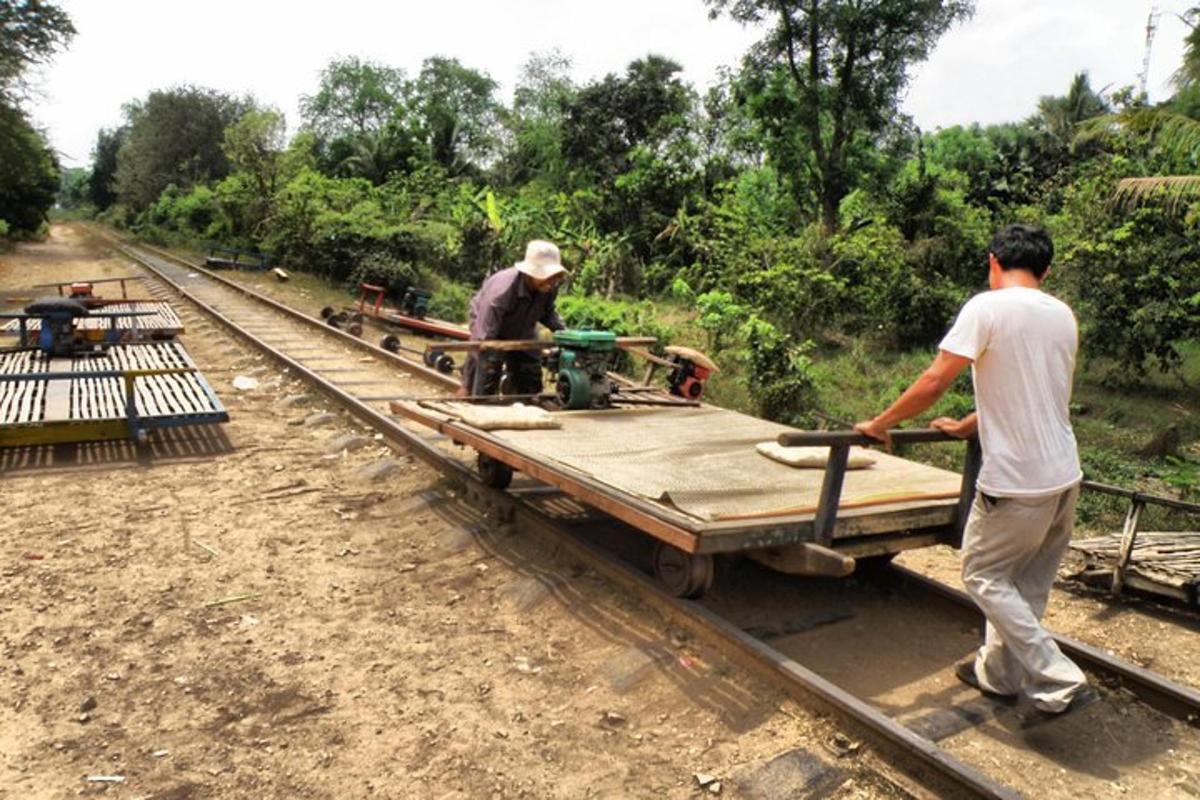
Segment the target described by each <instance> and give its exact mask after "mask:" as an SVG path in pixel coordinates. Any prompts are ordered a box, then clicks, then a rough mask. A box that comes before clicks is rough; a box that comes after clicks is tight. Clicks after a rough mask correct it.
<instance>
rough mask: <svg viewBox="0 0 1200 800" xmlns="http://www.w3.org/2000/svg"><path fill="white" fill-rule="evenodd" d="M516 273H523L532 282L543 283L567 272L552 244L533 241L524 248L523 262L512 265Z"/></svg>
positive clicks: (556, 247) (555, 247)
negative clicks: (531, 279)
mask: <svg viewBox="0 0 1200 800" xmlns="http://www.w3.org/2000/svg"><path fill="white" fill-rule="evenodd" d="M513 266H515V267H516V268H517V271H518V272H523V273H525V274H526V275H528V276H529V277H531V278H533V279H534V280H539V281H544V280H546V279H547V278H553V277H554V276H555V275H560V274H562V273H564V272H566V271H567V269H566V267H564V266H563V265H562V260H561V257H560V256H559V254H558V246H557V245H555V244H554V243H553V242H544V241H542V240H541V239H534V240H533V241H532V242H530V243H529V244H528V245H526V246H525V260H524V261H518V262H517V263H516V264H514V265H513Z"/></svg>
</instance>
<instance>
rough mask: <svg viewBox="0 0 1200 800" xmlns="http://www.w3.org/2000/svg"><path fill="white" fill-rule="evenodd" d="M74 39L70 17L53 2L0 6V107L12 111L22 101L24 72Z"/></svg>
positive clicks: (31, 2) (6, 3)
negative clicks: (5, 107) (2, 106)
mask: <svg viewBox="0 0 1200 800" xmlns="http://www.w3.org/2000/svg"><path fill="white" fill-rule="evenodd" d="M74 36H75V26H74V25H72V24H71V18H70V17H69V16H67V14H66V12H65V11H63V10H62V9H61V8H59V7H58V6H57V5H54V4H53V3H47V2H43V1H42V0H33V1H28V0H27V1H26V2H5V3H0V105H4V106H7V107H9V108H13V109H15V108H16V107H17V106H18V104H19V103H20V101H21V100H23V99H25V94H26V88H27V87H26V86H25V84H24V82H23V79H24V75H25V72H26V71H27V70H28V69H29V68H30V67H33V66H35V65H37V64H44V63H45V62H46V61H48V60H49V59H50V56H51V55H53V53H54V51H55V50H58V49H60V48H63V47H66V45H67V43H68V42H69V41H71V39H72V37H74Z"/></svg>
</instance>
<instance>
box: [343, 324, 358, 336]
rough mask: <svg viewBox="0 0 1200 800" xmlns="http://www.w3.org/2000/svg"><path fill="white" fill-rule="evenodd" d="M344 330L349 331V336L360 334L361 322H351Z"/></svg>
mask: <svg viewBox="0 0 1200 800" xmlns="http://www.w3.org/2000/svg"><path fill="white" fill-rule="evenodd" d="M346 332H347V333H349V334H350V335H351V336H362V323H361V322H351V323H350V324H349V325H348V326H347V327H346Z"/></svg>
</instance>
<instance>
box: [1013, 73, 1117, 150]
mask: <svg viewBox="0 0 1200 800" xmlns="http://www.w3.org/2000/svg"><path fill="white" fill-rule="evenodd" d="M1108 112H1109V107H1108V103H1107V102H1105V100H1104V98H1103V97H1101V96H1100V95H1099V94H1097V93H1096V92H1095V91H1094V90H1093V89H1092V86H1091V84H1090V83H1089V82H1088V74H1087V73H1086V72H1079V73H1076V75H1075V77H1074V78H1073V79H1072V80H1071V87H1070V88H1069V89H1068V90H1067V93H1066V95H1064V96H1062V97H1054V96H1047V97H1043V98H1041V99H1040V100H1038V113H1037V114H1036V115H1035V116H1034V118H1033V120H1032V122H1033V123H1034V124H1035V125H1036V126H1037V127H1039V128H1040V129H1041V130H1043V131H1045V132H1046V134H1047V135H1048V136H1049V137H1050V140H1051V141H1052V142H1053V143H1054V146H1055V147H1056V148H1057V149H1058V150H1060V151H1061V152H1065V151H1066V150H1067V149H1068V148H1069V147H1070V146H1071V143H1072V140H1073V139H1074V138H1075V131H1076V129H1077V128H1078V127H1079V125H1080V124H1081V123H1083V122H1086V121H1087V120H1089V119H1093V118H1095V117H1099V116H1101V115H1102V114H1107V113H1108Z"/></svg>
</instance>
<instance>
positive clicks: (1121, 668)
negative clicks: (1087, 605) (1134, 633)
mask: <svg viewBox="0 0 1200 800" xmlns="http://www.w3.org/2000/svg"><path fill="white" fill-rule="evenodd" d="M891 569H892V570H893V571H895V572H896V574H898V575H899V576H900V578H901V579H903V580H905V581H908V582H910V583H912V584H915V585H917V586H919V587H921V588H923V589H925V590H926V591H929V592H932V593H934V594H936V595H940V596H941V597H944V598H946V599H947V600H949V601H951V602H952V603H954V604H956V605H958V606H960V607H961V608H963V609H964V610H966V611H968V612H970V613H971V614H972V616H973V617H974V619H975V620H976V621H977V622H979V623H980V624H982V623H983V612H981V611H980V610H979V607H978V606H977V605H975V601H974V600H972V599H971V597H970V595H968V594H967V593H966V592H964V591H961V590H959V589H955V588H954V587H953V586H948V585H946V584H944V583H942V582H941V581H938V580H935V579H933V578H930V577H928V576H926V575H922V574H921V573H919V572H915V571H913V570H911V569H909V568H907V567H902V566H900V565H899V564H893V565H891ZM1050 635H1051V636H1053V637H1054V641H1055V642H1057V643H1058V646H1059V648H1061V649H1062V651H1063V652H1064V653H1066V654H1067V655H1068V656H1070V657H1071V658H1073V659H1075V660H1076V661H1078V662H1080V663H1081V665H1082V666H1083V667H1084V668H1086V669H1087V670H1089V671H1091V672H1094V673H1097V674H1099V675H1102V676H1105V677H1108V678H1112V679H1116V680H1118V681H1119V682H1120V683H1121V685H1122V686H1124V687H1125V688H1126V689H1128V690H1129V691H1131V692H1132V693H1133V694H1134V695H1136V696H1137V697H1138V699H1139V700H1141V701H1142V702H1143V703H1145V704H1146V705H1148V706H1150V707H1151V708H1154V709H1157V710H1158V711H1161V712H1162V713H1164V714H1166V715H1167V716H1169V717H1173V718H1175V719H1179V720H1182V721H1184V722H1195V721H1196V720H1197V719H1200V692H1198V691H1196V690H1195V689H1191V688H1189V687H1187V686H1183V685H1181V684H1178V683H1175V682H1174V681H1172V680H1170V679H1169V678H1166V677H1163V676H1162V675H1159V674H1158V673H1155V672H1151V671H1150V670H1148V669H1143V668H1142V667H1139V666H1137V665H1136V664H1131V663H1130V662H1128V661H1126V660H1124V659H1122V658H1119V657H1117V656H1115V655H1111V654H1109V653H1106V652H1105V651H1104V650H1101V649H1100V648H1098V647H1094V646H1093V645H1090V644H1087V643H1085V642H1081V641H1079V640H1078V639H1072V638H1071V637H1069V636H1064V635H1062V634H1059V633H1054V632H1053V631H1051V633H1050Z"/></svg>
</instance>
